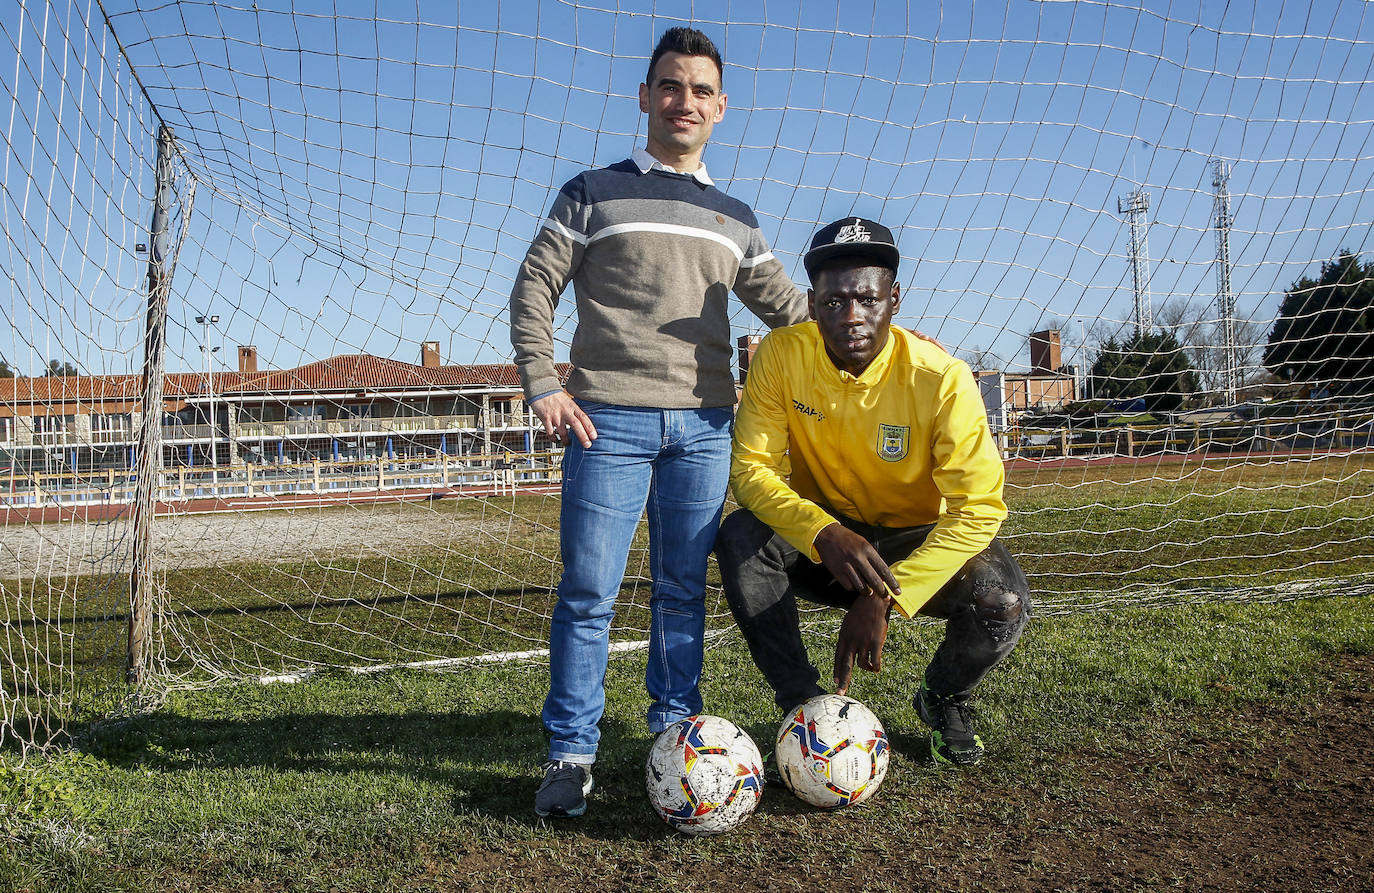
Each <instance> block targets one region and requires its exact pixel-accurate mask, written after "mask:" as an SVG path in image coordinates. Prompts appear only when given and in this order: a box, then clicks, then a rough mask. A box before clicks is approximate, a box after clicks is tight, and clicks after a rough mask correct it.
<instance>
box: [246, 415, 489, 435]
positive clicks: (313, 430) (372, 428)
mask: <svg viewBox="0 0 1374 893" xmlns="http://www.w3.org/2000/svg"><path fill="white" fill-rule="evenodd" d="M478 418H479V417H478V416H476V415H444V416H377V417H368V416H362V417H359V418H347V419H292V420H290V421H283V422H242V421H241V422H239V423H238V424H237V425H235V426H234V427H235V436H236V437H239V438H244V437H266V438H275V437H299V436H302V435H311V434H320V435H347V434H373V435H377V436H386V435H387V434H393V433H409V432H413V431H452V430H455V429H459V428H468V429H473V428H476V427H477V423H478Z"/></svg>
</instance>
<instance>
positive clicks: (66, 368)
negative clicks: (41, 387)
mask: <svg viewBox="0 0 1374 893" xmlns="http://www.w3.org/2000/svg"><path fill="white" fill-rule="evenodd" d="M43 374H44V375H51V376H54V377H56V376H67V375H77V374H79V373H78V372H77V371H76V367H75V366H73V365H72V364H71V363H70V362H68V361H66V360H63V361H62V362H60V363H59V362H58V361H57V360H48V369H47V371H46V372H44V373H43Z"/></svg>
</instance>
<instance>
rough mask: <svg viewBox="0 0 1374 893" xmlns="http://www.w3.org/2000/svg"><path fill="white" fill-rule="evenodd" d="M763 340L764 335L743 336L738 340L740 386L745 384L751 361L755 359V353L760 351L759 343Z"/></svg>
mask: <svg viewBox="0 0 1374 893" xmlns="http://www.w3.org/2000/svg"><path fill="white" fill-rule="evenodd" d="M762 340H763V336H762V335H741V336H739V338H738V339H736V341H735V343H736V344H737V345H738V346H739V383H740V384H744V379H745V377H746V376H747V375H748V374H749V361H750V360H752V359H753V358H754V351H756V350H758V349H759V342H760V341H762Z"/></svg>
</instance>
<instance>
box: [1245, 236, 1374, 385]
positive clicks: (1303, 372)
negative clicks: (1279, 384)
mask: <svg viewBox="0 0 1374 893" xmlns="http://www.w3.org/2000/svg"><path fill="white" fill-rule="evenodd" d="M1264 365H1265V367H1266V368H1268V369H1269V371H1270V372H1272V373H1274V375H1275V376H1276V377H1277V378H1279V379H1281V380H1283V381H1290V382H1304V383H1308V384H1310V385H1312V386H1313V387H1326V388H1330V389H1331V391H1332V393H1337V394H1351V393H1368V392H1370V391H1371V390H1374V261H1370V262H1367V263H1360V258H1359V255H1357V254H1354V253H1352V252H1350V251H1349V250H1346V249H1342V250H1341V252H1340V253H1339V254H1338V255H1336V257H1334V258H1332V259H1331V260H1329V261H1327V262H1325V263H1323V264H1322V268H1321V274H1320V275H1319V276H1318V277H1317V278H1316V279H1312V278H1310V277H1307V276H1304V277H1303V278H1301V279H1299V280H1298V281H1297V282H1294V283H1293V286H1292V288H1290V289H1288V291H1287V292H1285V293H1284V296H1283V303H1282V304H1281V305H1280V306H1279V317H1278V319H1277V320H1275V321H1274V328H1273V330H1272V331H1271V332H1270V333H1269V343H1268V346H1266V347H1265V349H1264Z"/></svg>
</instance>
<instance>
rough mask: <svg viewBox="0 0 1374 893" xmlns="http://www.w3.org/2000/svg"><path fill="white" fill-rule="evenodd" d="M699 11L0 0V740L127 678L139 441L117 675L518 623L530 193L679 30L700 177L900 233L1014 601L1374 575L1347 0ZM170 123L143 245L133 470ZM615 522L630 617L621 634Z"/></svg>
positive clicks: (527, 555)
mask: <svg viewBox="0 0 1374 893" xmlns="http://www.w3.org/2000/svg"><path fill="white" fill-rule="evenodd" d="M449 6H451V7H452V8H448V7H449ZM690 15H691V17H690V18H686V19H684V18H682V17H681V16H682V7H681V4H669V3H662V2H654V0H642V2H628V3H627V2H616V3H609V2H608V3H602V4H598V3H582V2H551V0H550V2H511V3H500V4H451V5H445V4H431V3H413V4H406V3H399V4H398V3H386V4H382V3H374V4H368V3H365V2H364V3H351V4H346V5H335V4H334V3H331V2H327V0H319V2H315V0H305V2H301V0H297V2H293V3H285V2H281V3H271V2H268V3H263V2H259V3H255V4H248V3H234V2H221V0H180V2H169V3H162V4H155V5H136V4H132V3H126V2H115V0H109V2H104V3H101V2H94V0H46V2H34V0H20V3H19V8H18V10H17V14H16V15H13V16H9V17H6V19H5V20H4V21H2V22H0V72H3V77H4V87H5V91H4V92H5V98H6V99H7V100H8V109H4V108H0V115H3V128H4V143H3V151H2V152H0V165H3V183H4V185H3V188H2V189H0V219H2V220H3V225H4V231H5V248H6V250H5V252H4V253H3V272H4V277H3V278H4V282H3V285H0V287H2V288H4V289H5V290H6V291H7V293H8V294H7V296H6V297H7V299H6V300H4V301H0V312H3V313H4V314H5V317H6V320H7V322H8V323H9V327H8V337H7V338H4V337H3V336H0V358H3V360H4V363H5V368H4V370H0V371H4V372H8V373H10V375H11V376H12V377H9V378H4V379H0V424H2V425H3V428H0V456H3V457H4V459H5V460H6V466H7V467H0V475H3V476H5V477H7V480H0V487H4V488H5V493H4V494H3V508H0V512H3V514H4V518H5V521H6V525H5V526H4V527H3V529H0V543H2V544H3V550H2V554H3V556H4V558H3V560H4V562H5V565H4V566H3V567H0V588H3V595H4V598H3V609H2V610H3V611H4V612H5V614H4V617H3V621H4V633H5V645H4V646H3V648H0V658H2V659H3V665H0V738H4V739H5V740H6V741H9V742H18V743H19V744H20V745H21V746H29V745H30V744H32V743H34V742H41V741H43V740H46V738H47V737H48V735H49V734H50V732H51V730H52V729H53V728H56V727H59V726H60V725H61V724H62V723H64V722H67V721H69V720H71V719H72V718H74V717H81V716H86V715H94V714H99V713H101V712H102V711H108V710H110V709H114V706H115V705H116V703H117V701H118V699H119V697H120V696H121V694H122V692H123V691H125V689H124V674H125V671H126V669H127V662H128V654H127V635H128V628H129V623H130V621H129V617H130V611H131V605H130V597H129V581H130V574H131V572H132V563H133V557H134V553H135V551H136V545H135V544H136V543H137V542H138V541H139V536H140V532H139V530H138V526H137V525H136V524H135V520H136V513H135V511H134V509H133V501H134V497H135V493H136V491H137V489H138V485H139V481H140V479H141V480H142V481H143V482H144V484H145V485H147V486H148V489H149V492H150V493H151V494H152V496H151V499H152V503H151V504H150V505H149V506H148V507H147V509H148V512H147V515H146V518H147V519H151V530H150V532H148V533H147V534H146V535H147V536H148V537H149V539H148V548H149V550H150V551H149V554H150V556H151V568H150V570H151V573H152V577H151V579H152V584H153V585H151V587H150V590H151V591H150V592H149V595H150V596H151V598H152V601H151V605H150V614H149V618H148V622H149V639H148V642H149V650H148V652H147V655H146V658H147V661H148V675H147V677H146V678H145V679H143V680H142V684H143V686H144V687H145V688H149V689H153V690H159V689H160V690H165V689H166V688H168V687H172V686H180V685H199V684H205V683H207V682H211V681H214V680H216V679H222V678H229V677H232V678H242V677H246V676H247V677H251V676H264V677H281V676H288V677H289V676H291V675H292V674H298V673H300V672H309V671H312V670H315V669H319V668H324V667H375V666H390V665H395V664H407V663H424V664H431V665H432V664H435V663H438V664H441V665H442V664H443V663H445V662H450V661H454V660H462V659H474V658H480V657H483V656H486V655H492V654H507V653H516V654H524V653H527V652H531V651H535V650H537V649H539V648H540V647H542V646H543V644H544V642H545V641H546V634H547V624H548V617H549V612H550V610H551V607H552V603H553V595H552V591H553V587H554V586H555V585H556V583H557V579H558V574H559V563H558V553H557V527H558V525H557V517H558V505H557V481H558V469H557V455H556V452H554V451H551V449H550V448H551V447H552V446H553V445H552V444H550V443H549V442H548V441H547V440H546V439H544V438H543V437H542V435H541V434H540V432H539V431H538V429H537V427H536V426H534V425H533V424H531V423H532V421H533V420H532V418H531V416H530V415H529V413H528V411H527V410H526V408H525V407H524V405H523V400H522V399H521V397H520V395H519V392H518V388H517V387H515V378H514V373H513V370H512V368H511V367H510V365H509V361H510V353H511V352H510V345H509V338H508V334H507V325H508V323H507V318H506V312H507V302H508V296H509V292H510V288H511V285H512V282H513V276H514V273H515V270H516V267H517V265H518V263H519V261H520V260H521V258H522V257H523V255H524V251H525V249H526V247H527V245H528V243H529V240H530V238H531V237H532V236H533V235H534V233H535V232H536V230H537V228H538V227H539V225H540V223H541V221H542V220H543V218H544V215H545V213H546V211H547V209H548V208H549V206H550V204H551V202H552V200H553V197H554V195H555V194H556V193H557V190H558V188H559V186H560V185H561V184H562V183H563V182H564V181H566V180H567V179H568V178H570V177H572V176H573V175H575V174H576V173H577V172H579V171H580V170H583V169H585V168H587V167H592V166H599V165H604V164H609V163H612V162H615V161H617V160H619V159H621V158H624V157H625V156H626V155H628V154H629V151H630V149H631V148H632V147H633V146H634V145H635V144H636V143H637V141H641V140H642V120H643V116H642V115H641V114H640V112H639V108H638V102H637V89H638V85H639V83H640V82H641V81H642V80H643V76H644V69H645V66H646V64H647V56H648V51H649V49H650V48H651V47H652V46H653V43H654V42H655V40H656V38H657V36H658V34H660V33H661V32H662V31H663V30H664V29H665V28H667V27H670V26H672V25H678V24H689V25H693V26H695V27H699V28H701V29H703V30H704V31H706V32H707V33H708V34H709V35H711V36H712V37H713V38H714V39H715V40H716V41H717V43H718V44H719V45H720V46H721V48H722V50H723V52H724V55H725V58H726V67H725V72H724V81H725V88H726V92H727V94H728V97H729V108H728V111H727V113H726V116H725V119H724V121H723V122H722V123H721V124H720V125H718V126H717V128H716V130H715V134H714V136H713V140H712V143H711V145H710V147H709V148H708V150H707V153H706V161H707V164H708V166H709V168H710V171H711V175H712V177H713V178H714V179H716V180H717V181H718V182H719V183H721V184H722V185H723V186H724V188H725V189H726V190H727V191H728V192H729V193H730V194H731V195H733V196H735V197H736V198H739V199H741V200H743V201H745V202H747V203H748V204H750V205H751V206H752V207H753V208H754V209H755V210H756V212H757V214H758V216H759V220H760V223H761V227H762V229H763V231H764V233H765V235H766V236H767V237H768V239H769V241H770V242H771V244H772V246H773V248H774V251H775V253H776V254H777V255H778V257H779V258H780V259H781V260H782V261H783V263H784V265H785V266H786V267H787V269H788V270H789V272H790V273H791V274H792V276H793V278H794V279H795V280H797V281H798V282H799V283H802V284H804V283H805V276H804V273H803V272H802V270H801V266H800V261H799V257H800V252H801V251H802V250H803V248H804V247H805V246H806V245H807V244H808V242H809V239H810V236H811V234H812V233H813V232H814V231H815V229H816V228H818V226H820V225H822V224H824V223H826V222H828V221H830V220H833V219H836V218H838V217H841V216H846V215H849V214H859V215H862V216H866V217H870V218H874V219H878V220H881V221H883V222H884V223H885V224H887V225H888V226H889V227H891V228H892V229H893V231H894V232H895V233H896V235H897V239H898V243H899V245H900V247H901V249H902V254H903V269H902V273H901V276H900V279H901V284H902V286H903V295H904V300H903V303H902V309H901V313H900V316H899V318H898V322H899V323H900V324H903V325H908V326H911V327H914V328H917V329H920V330H921V331H924V332H926V333H929V334H931V335H933V336H935V337H937V338H939V339H940V340H941V341H942V342H943V343H944V344H945V345H946V347H947V348H948V349H949V350H950V351H951V352H953V353H955V354H956V355H958V356H960V357H961V358H963V359H965V360H967V361H968V362H969V363H970V365H971V366H972V367H973V368H974V369H975V371H976V372H977V374H978V379H979V382H980V386H982V388H983V390H984V396H985V400H986V402H987V403H988V408H989V419H990V421H991V422H992V425H993V428H994V431H995V433H996V434H997V436H998V438H999V443H1000V445H1001V446H1002V448H1003V449H1004V450H1005V456H1006V458H1007V461H1008V482H1009V484H1008V494H1007V496H1008V502H1009V504H1010V506H1011V510H1012V517H1011V518H1010V519H1009V521H1008V522H1007V524H1006V526H1005V528H1004V530H1003V536H1004V538H1005V539H1006V540H1007V542H1008V545H1009V546H1010V547H1011V549H1012V551H1013V552H1015V553H1016V554H1017V555H1018V556H1021V557H1022V560H1023V564H1024V565H1025V567H1026V569H1027V571H1028V573H1029V575H1030V577H1031V580H1032V585H1033V588H1034V597H1035V599H1036V600H1037V602H1038V604H1039V605H1040V609H1039V610H1040V611H1041V613H1046V612H1053V611H1072V610H1085V609H1092V608H1105V607H1119V606H1125V605H1151V604H1160V603H1175V602H1178V601H1180V600H1219V599H1282V598H1293V597H1301V596H1308V595H1323V594H1331V593H1337V592H1350V591H1369V590H1370V588H1371V580H1374V547H1371V545H1370V539H1369V537H1368V536H1367V531H1368V528H1369V523H1370V515H1371V504H1372V500H1371V490H1374V487H1372V486H1371V484H1372V483H1374V471H1372V470H1371V450H1370V434H1371V417H1372V416H1371V400H1370V393H1371V374H1374V366H1372V365H1371V363H1374V335H1371V334H1370V332H1371V329H1372V328H1374V318H1372V317H1371V313H1374V311H1371V303H1374V301H1372V300H1371V294H1372V293H1374V285H1371V275H1374V266H1371V262H1370V261H1369V259H1368V258H1369V255H1368V253H1367V252H1366V251H1365V246H1366V245H1367V244H1368V243H1369V239H1370V233H1371V226H1374V195H1372V194H1371V189H1370V183H1371V181H1372V180H1374V148H1372V147H1371V145H1370V140H1371V134H1372V133H1374V128H1371V126H1370V125H1371V119H1374V90H1371V89H1370V86H1369V81H1370V74H1371V66H1374V52H1372V49H1374V5H1371V4H1368V3H1363V2H1357V0H1345V2H1340V3H1331V4H1327V5H1325V6H1323V7H1322V9H1317V8H1315V7H1313V6H1312V5H1311V4H1309V3H1293V2H1285V3H1271V4H1258V5H1251V4H1232V5H1230V6H1227V7H1225V8H1224V9H1220V10H1218V9H1214V8H1212V7H1211V6H1207V5H1203V4H1199V3H1192V2H1189V3H1185V2H1173V3H1167V2H1166V3H1148V4H1138V5H1129V6H1128V5H1120V4H1116V3H1106V2H1091V0H1078V2H1068V0H1064V2H1039V3H1015V4H1011V5H1006V4H991V3H979V4H951V5H937V6H935V7H933V8H927V6H926V5H919V8H918V5H916V4H906V5H903V4H885V3H879V2H876V0H870V2H859V3H857V4H856V3H852V2H850V3H835V2H833V0H832V2H830V3H813V2H797V3H784V4H771V3H770V4H767V5H766V6H763V7H762V8H761V9H754V8H747V9H746V8H745V7H744V6H741V5H740V4H727V3H699V4H693V5H692V7H691V13H690ZM164 125H165V126H168V127H170V128H171V130H172V132H173V133H174V134H175V137H174V139H175V155H174V158H173V163H172V164H171V173H170V174H169V176H170V177H171V191H172V195H173V202H172V206H171V208H170V212H171V217H170V231H169V234H170V237H171V242H170V244H171V245H172V246H174V249H175V250H174V252H173V253H174V260H175V271H174V273H173V274H172V276H171V278H170V292H169V295H168V301H167V306H166V311H165V312H166V316H165V320H164V321H161V323H160V324H164V325H165V329H164V331H165V336H166V353H165V360H164V362H163V363H162V364H160V366H159V368H157V369H155V370H152V371H153V372H154V373H155V374H160V375H163V376H164V380H163V394H164V396H163V405H162V407H161V408H160V409H158V410H157V413H158V415H159V422H160V424H159V425H157V426H156V428H157V431H158V433H159V435H160V439H161V441H162V445H161V446H160V447H159V448H157V449H155V450H152V451H150V452H148V453H147V454H145V455H146V458H147V461H149V462H151V463H153V464H152V465H150V466H139V465H138V463H137V462H136V453H137V448H138V446H139V443H138V440H139V438H138V432H139V430H140V426H141V423H142V419H143V418H144V414H145V408H144V405H143V402H142V396H143V394H144V383H145V382H144V379H143V377H142V376H143V375H144V374H145V372H146V371H148V370H145V368H144V364H145V356H146V354H147V350H146V347H147V343H148V331H149V328H148V327H149V324H150V320H149V301H148V296H149V264H150V260H152V257H151V256H150V255H153V254H156V252H157V251H158V248H157V246H156V245H155V244H153V234H151V233H150V224H149V221H150V220H151V217H152V209H153V206H154V201H155V197H156V195H157V190H158V183H159V173H158V165H157V162H156V144H157V135H158V132H159V128H161V127H162V126H164ZM192 195H194V196H195V201H194V207H192V204H191V196H192ZM571 303H572V302H571V301H564V302H563V303H562V304H560V310H559V316H558V318H557V321H556V325H555V340H556V344H557V346H558V348H557V349H558V351H559V352H560V359H562V358H566V349H567V344H568V342H569V340H570V339H571V334H572V330H573V328H574V326H575V324H576V319H575V318H574V317H573V316H572V315H571V308H570V305H571ZM732 319H733V323H734V326H735V328H736V334H738V335H749V334H753V333H757V332H758V331H759V325H758V323H757V321H756V320H754V319H753V318H752V317H751V316H750V315H749V314H748V313H747V312H746V311H744V310H743V309H742V308H741V307H739V306H738V305H734V311H733V315H732ZM45 372H46V373H52V374H46V375H45V374H44V373H45ZM145 445H146V444H145ZM158 466H160V467H161V470H160V471H157V470H156V469H157V467H158ZM145 468H147V469H150V470H146V471H145ZM644 546H645V543H644V540H643V537H641V538H640V539H639V540H637V541H636V545H635V548H634V550H633V551H632V553H631V556H630V562H629V566H628V567H627V570H626V584H625V585H626V588H625V591H624V593H623V595H622V599H621V609H620V611H619V613H618V614H617V618H616V621H615V628H614V636H615V638H616V639H617V640H618V641H633V640H636V639H638V638H641V637H642V636H643V631H644V628H645V622H646V611H647V609H646V605H647V593H648V584H647V580H648V574H647V566H646V564H647V555H646V551H645V548H644ZM708 603H709V605H710V609H711V623H712V626H713V628H725V627H727V626H728V625H729V623H728V614H727V613H726V611H725V609H724V605H723V602H721V601H720V600H719V597H718V591H717V590H715V589H714V588H713V589H712V592H711V593H709V594H708Z"/></svg>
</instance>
